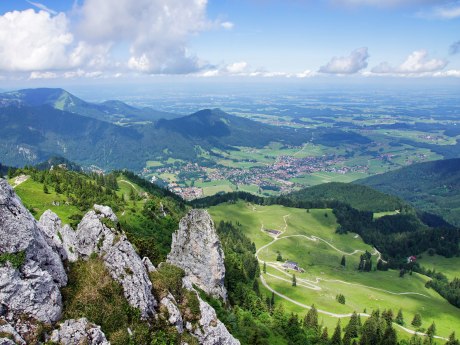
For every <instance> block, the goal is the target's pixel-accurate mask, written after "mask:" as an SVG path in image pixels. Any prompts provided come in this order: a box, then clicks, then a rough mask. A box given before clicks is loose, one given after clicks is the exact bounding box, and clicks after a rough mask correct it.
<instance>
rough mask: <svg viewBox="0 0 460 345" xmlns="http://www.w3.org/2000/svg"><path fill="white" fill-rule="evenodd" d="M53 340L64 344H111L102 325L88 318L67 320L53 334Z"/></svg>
mask: <svg viewBox="0 0 460 345" xmlns="http://www.w3.org/2000/svg"><path fill="white" fill-rule="evenodd" d="M51 341H52V342H55V343H58V344H63V345H80V344H88V345H110V343H109V342H108V341H107V339H106V337H105V334H104V333H103V332H102V331H101V327H99V326H96V325H94V324H92V323H90V322H88V320H87V319H85V318H82V319H78V320H73V319H72V320H66V321H64V322H63V323H61V324H60V325H59V329H56V330H54V331H53V333H52V334H51Z"/></svg>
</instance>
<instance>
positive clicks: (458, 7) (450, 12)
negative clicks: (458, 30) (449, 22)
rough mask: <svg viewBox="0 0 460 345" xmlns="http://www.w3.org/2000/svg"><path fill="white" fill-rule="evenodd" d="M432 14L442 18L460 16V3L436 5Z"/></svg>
mask: <svg viewBox="0 0 460 345" xmlns="http://www.w3.org/2000/svg"><path fill="white" fill-rule="evenodd" d="M432 16H433V17H436V18H441V19H455V18H459V17H460V4H459V3H456V4H451V5H448V6H438V7H435V8H434V10H433V12H432Z"/></svg>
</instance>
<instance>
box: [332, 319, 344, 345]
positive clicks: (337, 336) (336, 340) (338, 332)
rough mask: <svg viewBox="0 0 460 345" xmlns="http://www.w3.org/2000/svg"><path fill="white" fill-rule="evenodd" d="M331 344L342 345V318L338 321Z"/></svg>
mask: <svg viewBox="0 0 460 345" xmlns="http://www.w3.org/2000/svg"><path fill="white" fill-rule="evenodd" d="M330 345H342V328H341V327H340V319H339V321H338V322H337V326H335V330H334V334H332V338H331V342H330Z"/></svg>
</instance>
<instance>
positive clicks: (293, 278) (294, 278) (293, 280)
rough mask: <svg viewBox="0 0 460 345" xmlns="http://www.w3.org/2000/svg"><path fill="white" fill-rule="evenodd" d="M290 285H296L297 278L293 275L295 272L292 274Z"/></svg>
mask: <svg viewBox="0 0 460 345" xmlns="http://www.w3.org/2000/svg"><path fill="white" fill-rule="evenodd" d="M292 286H297V279H296V277H295V274H293V275H292Z"/></svg>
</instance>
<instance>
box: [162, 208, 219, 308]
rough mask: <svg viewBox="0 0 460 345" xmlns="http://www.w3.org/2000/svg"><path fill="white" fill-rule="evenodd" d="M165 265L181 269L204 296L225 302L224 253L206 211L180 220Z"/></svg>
mask: <svg viewBox="0 0 460 345" xmlns="http://www.w3.org/2000/svg"><path fill="white" fill-rule="evenodd" d="M167 261H168V262H169V263H171V264H173V265H175V266H178V267H180V268H182V269H183V270H184V271H185V273H186V274H187V276H188V277H189V278H190V280H191V282H192V283H193V284H195V285H197V286H198V287H199V288H200V289H202V290H204V291H205V292H206V293H208V294H210V295H212V296H214V297H218V298H219V297H220V298H222V299H224V300H226V299H227V290H226V289H225V286H224V277H225V266H224V252H223V250H222V246H221V243H220V240H219V237H218V236H217V233H216V229H215V228H214V222H213V221H212V219H211V216H210V215H209V213H208V212H207V211H205V210H191V211H190V212H189V213H188V214H187V215H186V216H185V217H184V218H182V219H181V221H180V223H179V229H178V230H177V231H176V232H175V233H174V234H173V237H172V246H171V252H170V253H169V255H168V258H167Z"/></svg>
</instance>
